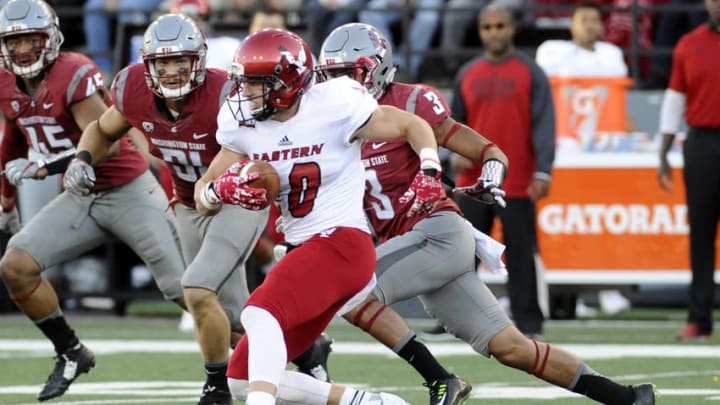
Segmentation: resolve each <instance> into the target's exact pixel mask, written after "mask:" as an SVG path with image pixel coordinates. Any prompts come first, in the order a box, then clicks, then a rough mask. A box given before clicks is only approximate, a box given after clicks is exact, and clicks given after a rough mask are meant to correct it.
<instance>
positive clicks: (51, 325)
mask: <svg viewBox="0 0 720 405" xmlns="http://www.w3.org/2000/svg"><path fill="white" fill-rule="evenodd" d="M35 325H37V327H38V328H39V329H40V330H41V331H42V333H44V334H45V336H47V338H48V339H50V341H51V342H52V344H53V346H55V352H56V353H57V354H61V353H63V352H65V351H66V350H68V349H70V348H72V347H75V346H77V345H78V344H79V343H80V340H79V339H78V338H77V336H75V331H74V330H72V328H70V326H69V325H68V324H67V322H66V321H65V317H64V316H63V313H62V311H60V308H58V309H56V310H55V312H53V314H52V315H50V316H48V317H46V318H43V319H38V320H37V321H35Z"/></svg>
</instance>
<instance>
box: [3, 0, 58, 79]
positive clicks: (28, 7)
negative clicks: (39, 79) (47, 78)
mask: <svg viewBox="0 0 720 405" xmlns="http://www.w3.org/2000/svg"><path fill="white" fill-rule="evenodd" d="M59 27H60V23H59V21H58V17H57V14H55V10H53V9H52V7H50V6H49V5H48V4H47V3H45V2H44V1H43V0H10V1H9V2H8V3H7V4H6V5H5V7H3V8H2V10H0V57H2V61H3V64H4V65H5V68H6V69H8V70H10V71H12V72H13V73H15V74H16V75H18V76H21V77H23V78H26V79H30V78H33V77H35V76H37V75H38V74H39V73H40V72H41V71H42V70H43V69H44V68H45V67H46V66H48V65H50V64H52V63H53V62H55V59H57V57H58V54H59V53H60V45H62V43H63V41H64V38H63V35H62V33H61V32H60V28H59ZM24 34H41V35H42V36H43V37H44V38H45V43H44V44H43V45H41V46H39V47H34V48H33V49H31V50H30V51H29V52H17V51H14V50H10V49H9V48H8V47H7V39H8V38H10V37H13V36H16V35H24ZM30 61H32V62H30Z"/></svg>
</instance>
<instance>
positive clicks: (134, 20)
mask: <svg viewBox="0 0 720 405" xmlns="http://www.w3.org/2000/svg"><path fill="white" fill-rule="evenodd" d="M160 3H161V0H122V1H120V0H87V1H86V2H85V6H84V9H85V18H84V19H83V28H84V29H85V41H86V43H87V50H88V54H89V56H90V57H91V58H93V60H94V61H95V63H97V64H98V66H99V67H100V70H102V71H103V73H105V75H106V77H107V76H108V75H110V74H111V73H113V72H114V71H115V68H116V67H115V66H113V55H111V53H112V49H113V47H112V44H111V38H112V35H111V32H110V29H111V27H112V25H111V22H112V18H111V14H115V13H117V22H118V24H132V25H138V26H142V25H145V24H147V22H148V21H149V20H150V15H151V14H152V12H153V11H155V10H156V9H157V8H158V6H159V5H160Z"/></svg>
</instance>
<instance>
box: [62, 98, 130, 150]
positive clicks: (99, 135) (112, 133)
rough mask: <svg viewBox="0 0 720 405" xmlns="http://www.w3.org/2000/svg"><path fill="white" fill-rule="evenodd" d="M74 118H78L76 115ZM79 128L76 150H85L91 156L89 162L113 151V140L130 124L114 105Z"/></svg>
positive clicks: (118, 137)
mask: <svg viewBox="0 0 720 405" xmlns="http://www.w3.org/2000/svg"><path fill="white" fill-rule="evenodd" d="M90 98H91V97H88V98H87V99H85V100H83V101H81V102H80V103H78V104H81V103H84V102H85V101H87V100H88V99H90ZM75 119H76V121H77V120H78V118H77V116H76V118H75ZM81 128H83V133H82V136H81V137H80V142H79V143H78V146H77V150H78V152H81V151H87V152H88V153H90V156H91V157H92V162H89V163H97V162H100V161H102V160H104V159H105V158H107V157H108V156H109V155H111V154H112V153H113V146H114V144H115V142H116V141H117V140H118V139H120V138H121V137H122V136H123V135H125V134H126V133H127V132H128V131H129V130H130V128H132V126H131V125H130V123H129V122H128V121H127V119H125V115H123V113H122V112H120V111H119V110H118V109H117V108H115V106H112V107H110V108H108V109H106V110H104V111H103V112H101V113H100V114H98V115H97V117H96V118H95V119H94V120H91V121H89V122H87V123H86V125H85V126H84V127H81Z"/></svg>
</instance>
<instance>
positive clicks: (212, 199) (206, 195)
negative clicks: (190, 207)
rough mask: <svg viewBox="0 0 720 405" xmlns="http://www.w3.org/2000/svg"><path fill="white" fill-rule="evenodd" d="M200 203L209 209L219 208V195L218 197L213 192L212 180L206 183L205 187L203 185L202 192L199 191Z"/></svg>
mask: <svg viewBox="0 0 720 405" xmlns="http://www.w3.org/2000/svg"><path fill="white" fill-rule="evenodd" d="M200 204H202V205H203V206H204V207H205V208H207V209H210V210H214V209H218V208H220V205H221V201H220V197H218V195H217V193H216V192H215V189H214V188H213V184H212V182H210V183H207V184H206V185H205V187H203V189H202V192H201V193H200Z"/></svg>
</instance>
